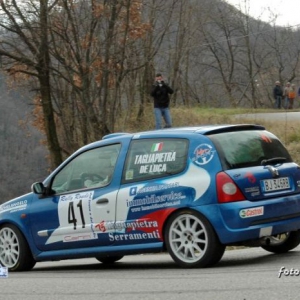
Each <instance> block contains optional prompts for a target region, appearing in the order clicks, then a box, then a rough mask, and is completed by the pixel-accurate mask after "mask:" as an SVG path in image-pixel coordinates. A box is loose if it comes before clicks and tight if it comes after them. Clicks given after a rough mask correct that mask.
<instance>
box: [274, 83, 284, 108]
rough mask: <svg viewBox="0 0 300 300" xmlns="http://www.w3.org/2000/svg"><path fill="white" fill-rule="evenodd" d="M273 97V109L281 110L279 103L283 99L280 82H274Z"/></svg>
mask: <svg viewBox="0 0 300 300" xmlns="http://www.w3.org/2000/svg"><path fill="white" fill-rule="evenodd" d="M273 96H274V99H275V108H278V109H280V108H281V102H282V97H283V90H282V87H281V84H280V81H276V82H275V87H274V88H273Z"/></svg>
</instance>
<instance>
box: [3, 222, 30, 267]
mask: <svg viewBox="0 0 300 300" xmlns="http://www.w3.org/2000/svg"><path fill="white" fill-rule="evenodd" d="M35 263H36V262H35V260H34V259H33V256H32V253H31V251H30V249H29V246H28V244H27V241H26V240H25V238H24V236H23V234H22V233H21V232H20V230H19V229H18V228H17V227H16V226H14V225H10V224H8V225H4V226H2V227H1V228H0V264H1V265H2V266H4V267H7V268H8V270H10V271H29V270H31V269H32V268H33V267H34V265H35Z"/></svg>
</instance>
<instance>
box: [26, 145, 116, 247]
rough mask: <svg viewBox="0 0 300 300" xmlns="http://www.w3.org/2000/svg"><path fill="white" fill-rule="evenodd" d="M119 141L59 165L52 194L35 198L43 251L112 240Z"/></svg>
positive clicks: (36, 231)
mask: <svg viewBox="0 0 300 300" xmlns="http://www.w3.org/2000/svg"><path fill="white" fill-rule="evenodd" d="M120 149H121V144H112V145H106V146H103V147H98V148H94V149H91V150H87V151H84V152H82V153H79V154H78V155H76V156H75V157H74V158H73V159H72V160H70V161H69V162H68V163H67V164H65V165H64V166H63V167H62V168H61V169H59V171H57V172H56V173H55V174H54V175H53V177H52V178H51V180H50V184H49V186H48V187H47V189H48V190H50V189H51V190H52V191H53V193H54V194H53V195H51V196H46V197H42V198H41V199H38V198H37V196H36V195H35V196H36V199H34V200H33V203H32V208H31V222H32V226H31V228H32V235H33V239H34V241H35V243H36V246H37V247H38V249H40V250H42V251H47V250H60V249H73V248H82V247H90V246H104V245H109V244H111V243H112V242H113V239H112V238H111V237H110V236H111V234H112V233H113V232H114V231H115V226H113V224H114V223H115V207H116V198H117V193H118V187H119V182H120V179H119V178H118V172H115V169H118V164H119V163H120V162H119V160H118V157H119V153H120Z"/></svg>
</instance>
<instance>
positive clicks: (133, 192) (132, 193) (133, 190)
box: [129, 186, 137, 196]
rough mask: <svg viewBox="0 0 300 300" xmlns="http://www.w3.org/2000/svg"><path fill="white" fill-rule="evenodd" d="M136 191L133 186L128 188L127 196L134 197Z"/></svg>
mask: <svg viewBox="0 0 300 300" xmlns="http://www.w3.org/2000/svg"><path fill="white" fill-rule="evenodd" d="M136 191H137V187H136V186H133V187H131V188H130V190H129V196H135V195H136Z"/></svg>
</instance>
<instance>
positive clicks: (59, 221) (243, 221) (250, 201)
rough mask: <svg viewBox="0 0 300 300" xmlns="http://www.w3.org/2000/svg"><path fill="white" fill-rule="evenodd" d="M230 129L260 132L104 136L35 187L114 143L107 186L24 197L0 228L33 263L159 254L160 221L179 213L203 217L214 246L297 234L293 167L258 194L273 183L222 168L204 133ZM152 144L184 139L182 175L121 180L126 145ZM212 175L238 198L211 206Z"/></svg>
mask: <svg viewBox="0 0 300 300" xmlns="http://www.w3.org/2000/svg"><path fill="white" fill-rule="evenodd" d="M231 130H240V131H242V130H263V128H262V127H260V126H250V125H244V126H242V125H240V126H239V125H232V126H228V125H217V126H202V127H192V128H181V129H178V128H177V129H176V130H173V129H168V130H158V131H153V132H142V133H136V134H122V133H120V134H115V135H112V136H107V137H105V138H104V139H103V140H101V141H98V142H95V143H92V144H90V145H87V146H85V147H83V148H81V149H79V150H78V151H76V152H75V153H74V154H73V155H71V156H70V157H69V158H68V159H67V160H66V161H65V162H64V163H63V164H62V165H61V166H59V167H58V168H57V169H56V170H54V171H53V172H52V173H51V174H50V175H49V176H48V177H47V178H46V179H45V180H44V182H43V184H44V186H46V187H47V186H49V185H51V183H52V181H53V178H54V177H55V176H56V174H58V173H59V172H60V171H61V170H62V169H63V168H64V167H65V166H67V165H68V164H69V163H70V162H71V161H72V160H74V159H75V158H76V157H77V156H78V155H80V154H81V153H84V152H86V151H89V150H91V149H94V148H97V147H103V146H106V145H111V144H120V154H119V156H118V159H117V161H116V166H115V171H114V173H113V176H112V179H111V182H110V184H109V185H107V186H105V187H101V188H85V189H80V190H74V191H71V192H64V193H58V194H53V195H50V194H49V195H46V196H43V195H38V194H35V193H29V194H26V195H24V196H21V197H18V198H16V199H13V200H11V201H9V202H6V203H4V204H2V205H1V206H0V225H1V224H6V223H12V224H14V225H16V226H17V227H18V228H19V229H20V230H21V232H22V233H23V234H24V236H25V237H26V239H27V241H28V244H29V246H30V249H31V251H32V253H33V256H34V258H35V259H36V260H37V261H42V260H52V259H65V258H76V257H77V258H79V257H92V256H97V255H101V254H111V255H112V254H119V255H126V254H135V253H142V252H154V251H161V250H163V249H164V228H165V224H166V222H167V220H168V218H169V217H170V216H171V215H172V214H173V213H174V212H176V211H178V210H186V209H189V210H194V211H197V212H199V213H201V214H202V215H203V216H205V218H206V219H207V220H208V221H209V222H210V224H211V225H212V227H213V228H214V230H215V232H216V234H217V236H218V238H219V240H220V242H221V243H223V244H226V245H228V244H234V243H239V242H242V241H247V240H256V239H260V238H262V237H264V236H268V235H276V234H279V233H282V232H288V231H295V230H298V229H299V228H300V171H299V167H298V166H297V165H296V164H295V163H293V162H288V163H286V164H282V165H280V166H278V168H277V169H278V170H277V171H279V173H280V176H282V177H283V178H285V180H288V181H289V186H288V187H287V188H286V189H282V190H277V191H274V192H272V191H271V192H268V191H266V190H264V189H265V186H264V185H263V184H267V183H264V180H268V179H270V180H272V178H273V177H272V172H270V170H269V169H268V168H269V167H267V166H263V165H261V166H253V167H247V168H238V169H228V170H224V168H223V166H222V162H221V158H220V153H219V152H218V149H216V147H215V145H214V143H213V142H212V140H211V139H210V134H212V133H214V134H217V133H220V132H226V131H231ZM157 138H159V139H161V140H164V139H177V138H180V139H184V140H186V141H187V145H188V153H187V157H186V164H185V167H184V169H183V170H182V171H180V172H179V173H176V174H172V173H170V174H169V175H168V176H163V177H161V178H153V179H151V180H145V181H144V180H139V181H132V182H130V180H129V181H128V182H125V180H124V175H123V174H124V172H125V171H124V165H125V164H126V160H127V159H128V158H127V155H128V151H129V148H130V145H131V143H132V141H138V140H147V139H149V140H151V139H157ZM166 157H167V156H164V159H167V158H166ZM138 159H140V161H141V163H140V165H141V166H142V161H146V160H148V161H149V160H150V159H157V157H154V156H153V157H150V156H143V157H142V156H139V157H137V158H136V161H138ZM160 159H161V158H160ZM168 159H170V160H171V159H172V158H168ZM136 164H138V163H136ZM157 168H164V165H163V163H161V164H157ZM140 170H142V169H140ZM220 172H225V173H226V174H227V175H228V176H229V177H230V178H231V179H232V180H233V181H234V182H235V184H236V185H237V187H238V188H239V189H240V190H241V192H242V193H243V195H244V196H245V200H243V201H236V202H229V203H219V202H218V195H217V189H216V180H217V179H216V177H217V174H218V173H220ZM128 174H129V173H128ZM128 176H129V175H128ZM286 178H287V179H286Z"/></svg>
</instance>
